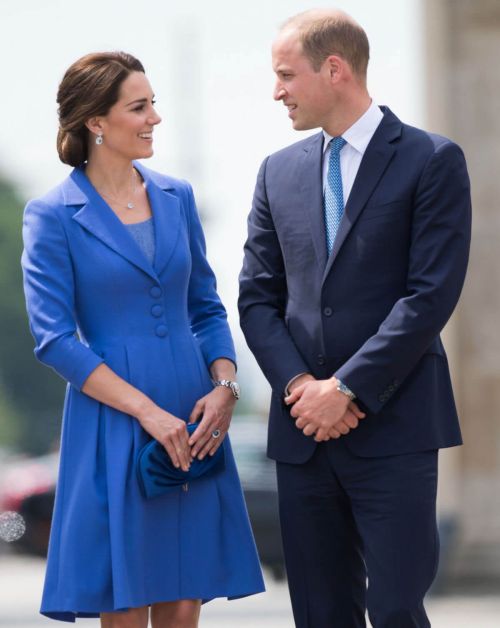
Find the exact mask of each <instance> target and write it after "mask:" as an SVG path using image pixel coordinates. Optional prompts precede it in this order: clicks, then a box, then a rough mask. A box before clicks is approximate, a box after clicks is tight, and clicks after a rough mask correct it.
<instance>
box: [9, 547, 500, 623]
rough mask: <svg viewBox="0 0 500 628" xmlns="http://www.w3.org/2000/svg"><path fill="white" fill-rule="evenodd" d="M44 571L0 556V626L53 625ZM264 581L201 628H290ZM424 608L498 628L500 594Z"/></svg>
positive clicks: (281, 595)
mask: <svg viewBox="0 0 500 628" xmlns="http://www.w3.org/2000/svg"><path fill="white" fill-rule="evenodd" d="M43 570H44V563H43V561H41V560H37V559H33V558H27V557H14V556H8V555H0V626H2V627H5V628H43V626H46V627H47V628H48V627H49V626H56V624H55V623H54V622H51V621H49V620H48V619H46V618H44V617H41V616H40V615H38V603H39V596H40V591H41V587H42V579H43ZM266 582H267V586H268V591H267V593H265V594H262V595H259V596H255V597H253V598H248V599H244V600H237V601H233V602H227V601H223V600H220V601H215V602H211V603H210V604H207V605H206V606H205V607H204V609H203V614H202V620H201V622H200V628H293V622H292V619H291V612H290V603H289V601H288V593H287V591H286V586H285V585H283V584H276V583H274V582H273V581H272V579H271V578H270V576H267V578H266ZM427 608H428V610H429V615H430V617H431V621H432V626H433V628H500V592H499V595H498V596H496V597H494V596H483V597H433V598H431V599H430V600H429V602H428V604H427ZM59 625H60V626H63V624H59ZM76 625H77V626H78V625H79V626H81V627H83V628H86V627H87V626H88V628H91V627H93V626H96V627H97V626H98V623H97V621H96V620H91V619H86V620H80V621H79V622H77V624H76Z"/></svg>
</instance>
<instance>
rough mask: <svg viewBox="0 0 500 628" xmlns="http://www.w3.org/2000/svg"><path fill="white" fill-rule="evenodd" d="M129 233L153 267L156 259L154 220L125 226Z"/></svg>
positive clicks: (149, 219) (150, 219)
mask: <svg viewBox="0 0 500 628" xmlns="http://www.w3.org/2000/svg"><path fill="white" fill-rule="evenodd" d="M125 226H126V227H127V230H128V232H129V233H130V235H131V236H132V237H133V238H134V240H135V241H136V242H137V244H138V245H139V248H140V249H141V251H142V252H143V253H144V255H145V256H146V259H147V260H148V261H149V263H150V264H151V265H153V260H154V257H155V228H154V222H153V218H148V219H147V220H143V221H142V222H136V223H135V224H131V225H125Z"/></svg>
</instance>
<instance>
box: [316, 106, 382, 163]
mask: <svg viewBox="0 0 500 628" xmlns="http://www.w3.org/2000/svg"><path fill="white" fill-rule="evenodd" d="M383 117H384V114H383V113H382V111H381V110H380V108H379V107H378V106H377V105H376V104H375V103H374V102H373V100H372V102H371V104H370V106H369V107H368V109H367V110H366V111H365V113H364V114H363V115H362V116H361V118H358V119H357V120H356V122H355V123H354V124H353V125H352V126H350V127H349V128H348V129H347V131H344V133H342V137H343V138H344V139H345V141H346V142H347V143H348V144H350V145H351V146H352V147H353V148H354V149H355V150H357V151H358V152H359V153H361V155H364V153H365V150H366V147H367V146H368V144H369V143H370V140H371V139H372V137H373V134H374V133H375V131H376V129H377V127H378V125H379V124H380V121H381V120H382V118H383ZM323 136H324V138H325V141H324V144H323V153H325V151H326V149H327V148H328V144H329V143H330V140H331V139H332V136H331V135H329V134H328V133H327V132H326V131H325V130H324V129H323Z"/></svg>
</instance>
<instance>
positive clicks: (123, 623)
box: [101, 606, 149, 628]
mask: <svg viewBox="0 0 500 628" xmlns="http://www.w3.org/2000/svg"><path fill="white" fill-rule="evenodd" d="M148 618H149V607H148V606H141V607H140V608H131V609H129V610H128V611H124V612H120V613H101V628H148Z"/></svg>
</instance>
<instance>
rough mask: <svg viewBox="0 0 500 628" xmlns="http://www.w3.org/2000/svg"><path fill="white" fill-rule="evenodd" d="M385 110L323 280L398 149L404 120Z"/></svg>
mask: <svg viewBox="0 0 500 628" xmlns="http://www.w3.org/2000/svg"><path fill="white" fill-rule="evenodd" d="M383 111H384V117H383V119H382V120H381V122H380V125H379V126H378V128H377V130H376V131H375V133H374V135H373V137H372V139H371V141H370V143H369V144H368V147H367V149H366V151H365V154H364V155H363V159H362V160H361V164H360V166H359V170H358V173H357V175H356V178H355V180H354V184H353V186H352V190H351V193H350V195H349V198H348V200H347V204H346V207H345V210H344V215H343V216H342V221H341V223H340V227H339V230H338V233H337V236H336V238H335V242H334V245H333V249H332V252H331V254H330V257H329V258H328V262H327V264H326V267H325V272H324V275H323V281H324V280H325V279H326V277H327V275H328V273H329V272H330V270H331V268H332V265H333V263H334V262H335V259H336V257H337V255H338V253H339V251H340V249H341V248H342V245H343V244H344V242H345V240H346V238H347V236H348V235H349V232H350V231H351V229H352V227H353V226H354V223H355V222H356V220H357V219H358V217H359V215H360V214H361V212H362V211H363V209H364V207H365V205H366V203H367V201H368V199H369V198H370V196H371V194H372V192H373V190H374V189H375V187H376V186H377V183H378V182H379V181H380V179H381V177H382V175H383V173H384V171H385V169H386V168H387V166H388V164H389V162H390V161H391V159H392V156H393V155H394V153H395V152H396V148H395V146H394V145H393V144H392V142H393V141H394V140H395V139H397V138H398V137H399V136H400V135H401V122H400V121H399V120H398V118H397V117H396V116H395V115H394V114H393V113H392V112H391V111H390V110H389V109H388V108H383Z"/></svg>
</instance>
